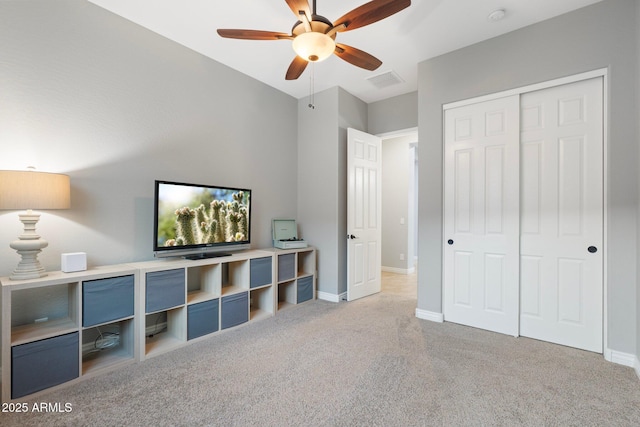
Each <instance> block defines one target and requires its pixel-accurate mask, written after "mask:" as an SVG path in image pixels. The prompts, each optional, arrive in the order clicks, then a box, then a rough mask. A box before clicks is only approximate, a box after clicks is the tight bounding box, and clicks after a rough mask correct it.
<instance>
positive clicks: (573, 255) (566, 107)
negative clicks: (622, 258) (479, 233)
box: [520, 78, 603, 353]
mask: <svg viewBox="0 0 640 427" xmlns="http://www.w3.org/2000/svg"><path fill="white" fill-rule="evenodd" d="M602 93H603V89H602V78H596V79H591V80H585V81H581V82H577V83H572V84H568V85H563V86H558V87H554V88H550V89H545V90H541V91H537V92H531V93H527V94H524V95H522V98H521V106H522V109H521V119H520V122H521V148H520V150H521V169H522V175H521V179H522V183H521V215H522V217H521V247H520V252H521V255H520V277H521V294H520V295H521V298H520V304H521V316H520V334H521V335H523V336H527V337H532V338H536V339H541V340H544V341H550V342H554V343H558V344H563V345H568V346H571V347H576V348H581V349H585V350H590V351H595V352H598V353H601V352H602V341H603V340H602V328H603V256H602V253H603V247H602V242H603V139H602V138H603V95H602ZM594 251H595V252H594Z"/></svg>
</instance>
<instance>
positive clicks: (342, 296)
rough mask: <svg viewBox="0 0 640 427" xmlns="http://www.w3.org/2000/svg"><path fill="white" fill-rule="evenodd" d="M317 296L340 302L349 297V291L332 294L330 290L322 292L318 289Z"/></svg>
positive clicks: (324, 299) (325, 299)
mask: <svg viewBox="0 0 640 427" xmlns="http://www.w3.org/2000/svg"><path fill="white" fill-rule="evenodd" d="M316 297H317V298H318V299H321V300H323V301H329V302H340V301H342V299H347V293H346V292H344V293H341V294H339V295H336V294H330V293H328V292H321V291H318V292H316Z"/></svg>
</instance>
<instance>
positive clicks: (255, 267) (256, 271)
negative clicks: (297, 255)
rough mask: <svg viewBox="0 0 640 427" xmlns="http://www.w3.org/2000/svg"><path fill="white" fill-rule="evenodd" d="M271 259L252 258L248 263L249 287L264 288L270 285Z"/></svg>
mask: <svg viewBox="0 0 640 427" xmlns="http://www.w3.org/2000/svg"><path fill="white" fill-rule="evenodd" d="M272 262H273V260H272V258H271V257H265V258H254V259H252V260H251V261H250V267H251V268H250V269H249V272H250V276H249V277H250V278H249V283H250V287H252V288H255V287H257V286H264V285H268V284H269V283H271V264H272Z"/></svg>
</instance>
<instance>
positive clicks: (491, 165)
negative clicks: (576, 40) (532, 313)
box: [443, 95, 520, 335]
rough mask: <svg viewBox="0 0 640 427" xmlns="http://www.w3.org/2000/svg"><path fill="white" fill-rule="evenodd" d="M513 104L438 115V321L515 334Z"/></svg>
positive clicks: (516, 236) (516, 106)
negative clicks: (441, 139) (441, 126)
mask: <svg viewBox="0 0 640 427" xmlns="http://www.w3.org/2000/svg"><path fill="white" fill-rule="evenodd" d="M518 123H519V97H518V96H517V95H516V96H511V97H506V98H501V99H496V100H492V101H488V102H483V103H479V104H473V105H467V106H463V107H458V108H454V109H450V110H446V111H445V159H444V162H445V177H444V178H445V179H444V194H445V200H444V230H445V234H444V248H443V249H444V250H443V252H444V272H443V274H444V278H443V280H444V318H445V320H446V321H451V322H456V323H461V324H464V325H469V326H475V327H479V328H483V329H488V330H491V331H495V332H501V333H505V334H510V335H518V313H519V311H518V298H519V297H518V291H519V272H518V263H519V251H518V250H519V235H520V232H519V221H520V217H519V196H518V193H519V144H518V141H519V124H518Z"/></svg>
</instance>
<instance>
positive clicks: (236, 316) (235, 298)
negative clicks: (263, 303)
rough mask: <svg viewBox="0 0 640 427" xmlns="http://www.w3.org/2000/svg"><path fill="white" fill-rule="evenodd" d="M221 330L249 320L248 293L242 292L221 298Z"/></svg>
mask: <svg viewBox="0 0 640 427" xmlns="http://www.w3.org/2000/svg"><path fill="white" fill-rule="evenodd" d="M221 304H222V306H221V308H220V310H221V311H222V316H221V317H222V329H226V328H231V327H232V326H237V325H240V324H242V323H245V322H247V321H248V320H249V293H248V292H242V293H239V294H235V295H228V296H226V297H222V303H221Z"/></svg>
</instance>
